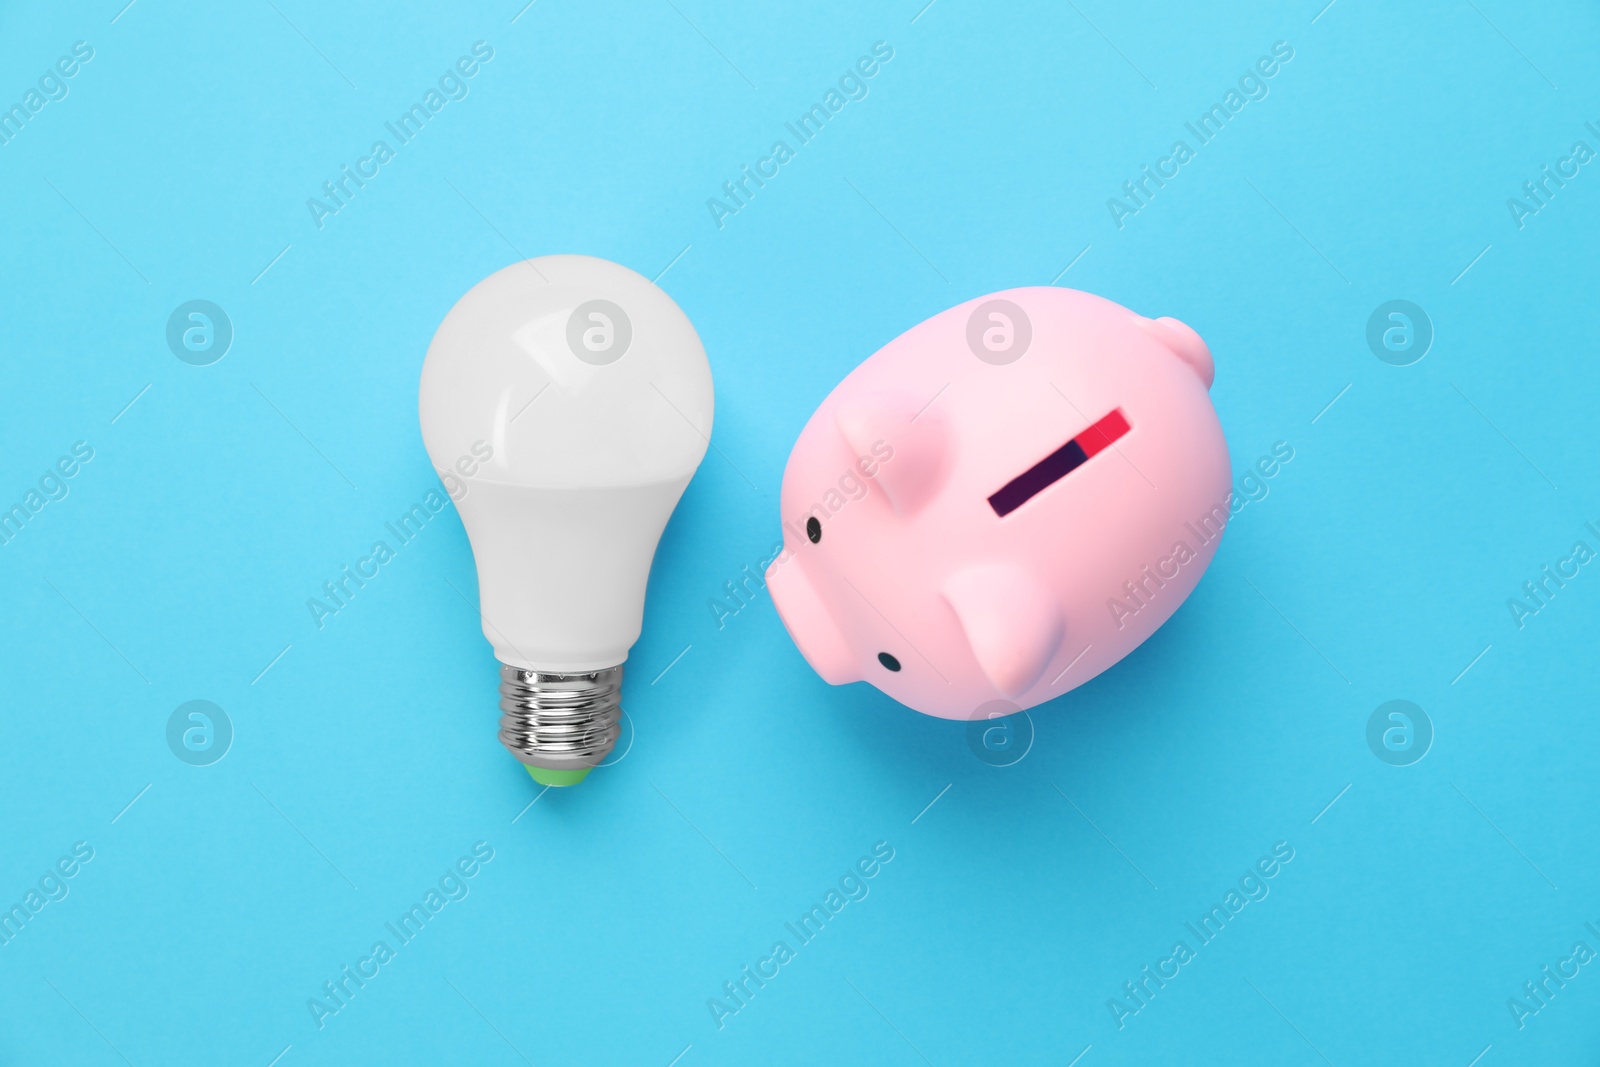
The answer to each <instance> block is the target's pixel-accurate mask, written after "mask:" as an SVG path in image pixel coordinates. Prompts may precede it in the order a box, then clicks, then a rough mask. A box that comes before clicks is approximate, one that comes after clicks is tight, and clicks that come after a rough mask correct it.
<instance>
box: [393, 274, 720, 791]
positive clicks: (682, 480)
mask: <svg viewBox="0 0 1600 1067" xmlns="http://www.w3.org/2000/svg"><path fill="white" fill-rule="evenodd" d="M419 408H420V415H421V420H422V439H423V443H424V444H425V445H426V446H427V449H428V455H429V456H430V457H431V458H432V460H433V464H434V466H435V468H437V469H438V470H439V471H440V472H441V473H446V472H457V471H461V470H468V469H471V470H473V474H472V476H471V477H470V479H468V480H466V481H464V482H462V483H461V490H464V492H463V491H458V492H457V493H455V494H452V495H455V496H457V497H458V499H457V501H456V508H457V510H458V511H459V512H460V515H461V521H462V524H463V525H464V526H465V527H466V530H467V537H468V538H469V539H470V541H471V542H472V554H473V556H474V558H475V559H476V561H477V567H478V593H479V601H480V607H481V610H482V614H483V632H484V636H486V637H487V638H488V639H489V642H490V644H491V645H493V646H494V654H495V657H496V658H497V659H498V660H499V661H500V663H501V665H502V666H501V670H500V677H501V683H500V694H501V700H500V708H501V712H502V717H501V729H500V739H501V741H503V742H504V743H505V745H506V747H507V748H509V749H510V750H511V752H512V754H513V755H515V756H516V757H517V759H519V760H520V761H522V762H523V763H524V764H525V765H527V768H528V772H529V773H530V774H531V775H532V776H533V777H534V779H535V780H536V781H538V782H540V783H541V784H544V785H571V784H574V783H576V782H578V781H581V780H582V779H583V777H584V776H585V775H586V774H588V772H589V770H590V769H591V768H593V767H594V766H595V765H596V764H598V763H600V762H601V761H602V760H603V759H604V758H605V757H606V755H607V753H609V752H610V751H611V748H612V746H613V745H615V744H616V739H617V735H618V733H619V731H620V719H621V714H622V712H621V707H620V704H619V699H620V696H619V694H620V688H621V683H622V662H623V660H625V659H627V656H628V650H629V649H630V648H631V647H632V646H633V643H634V642H635V641H636V640H638V637H639V631H640V627H641V625H642V623H643V618H644V592H645V583H646V581H647V580H648V579H649V576H650V562H651V559H652V558H653V557H654V555H655V550H656V543H657V541H659V540H660V537H661V531H662V530H663V529H664V528H665V527H666V524H667V519H668V518H669V517H670V516H671V515H672V509H673V508H674V507H676V506H677V503H678V498H679V497H681V496H682V495H683V491H684V488H685V487H686V486H687V485H688V484H689V479H690V478H691V477H692V476H693V475H694V472H695V468H696V467H698V466H699V465H700V460H701V459H702V458H703V457H704V456H705V453H706V446H707V445H708V444H709V443H710V439H711V416H712V392H711V368H710V366H709V364H707V362H706V354H705V349H704V347H703V346H702V345H701V343H700V337H699V335H698V334H696V333H695V330H694V327H693V326H692V325H690V323H689V319H688V317H687V316H685V315H684V313H683V312H682V310H680V309H679V307H678V305H677V304H675V303H673V302H672V299H671V298H670V297H668V296H667V294H666V293H664V292H662V291H661V290H660V289H658V288H657V287H656V286H655V285H654V284H653V283H651V282H650V281H649V280H648V279H646V278H644V277H643V276H641V275H639V274H636V273H634V272H633V271H631V270H629V269H628V268H626V267H623V266H619V265H618V264H616V263H611V262H608V261H606V260H603V259H595V258H593V257H590V256H542V257H539V258H537V259H530V260H527V261H525V262H521V263H516V264H513V265H512V266H509V267H506V268H505V269H504V270H501V271H497V272H496V273H494V274H491V275H490V276H489V277H487V278H485V279H484V280H483V281H481V282H479V283H478V284H477V285H475V286H473V287H472V289H471V290H469V291H468V292H467V294H466V295H465V296H463V297H462V298H461V299H460V300H459V301H457V302H456V305H455V307H453V308H451V309H450V312H449V314H447V315H446V316H445V318H444V321H443V322H442V323H441V324H440V325H439V329H438V331H437V332H436V333H435V334H434V337H433V343H432V344H431V345H430V346H429V347H428V356H427V360H426V361H425V362H424V364H423V367H422V387H421V396H420V402H419ZM484 457H487V458H484ZM463 459H467V460H468V461H469V462H468V463H467V464H466V465H465V466H458V463H459V462H460V461H461V460H463Z"/></svg>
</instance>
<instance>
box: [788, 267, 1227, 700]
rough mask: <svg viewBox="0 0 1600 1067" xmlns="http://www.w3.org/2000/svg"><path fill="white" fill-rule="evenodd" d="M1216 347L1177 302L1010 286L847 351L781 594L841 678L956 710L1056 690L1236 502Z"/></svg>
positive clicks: (1206, 546) (1149, 612)
mask: <svg viewBox="0 0 1600 1067" xmlns="http://www.w3.org/2000/svg"><path fill="white" fill-rule="evenodd" d="M1212 374H1213V369H1212V362H1211V353H1210V350H1209V349H1207V347H1206V344H1205V342H1204V341H1202V340H1201V339H1200V336H1199V335H1198V334H1196V333H1195V332H1194V330H1192V329H1190V328H1189V327H1188V326H1185V325H1184V324H1183V323H1181V322H1179V321H1177V320H1176V319H1170V318H1162V319H1147V318H1144V317H1143V316H1140V315H1137V314H1135V313H1134V312H1132V311H1129V310H1128V309H1127V308H1125V307H1122V306H1120V305H1118V304H1114V303H1112V302H1111V301H1109V300H1104V299H1102V298H1100V297H1097V296H1092V295H1090V294H1089V293H1082V292H1077V291H1075V290H1071V289H1058V288H1054V287H1038V288H1028V289H1011V290H1007V291H1005V292H1002V293H995V294H993V295H991V296H986V297H981V298H979V299H977V300H972V301H968V302H967V303H965V304H961V305H960V306H958V307H953V308H951V309H949V310H948V311H944V312H941V313H940V314H938V315H935V316H934V317H933V318H931V319H929V320H927V321H926V322H923V323H921V324H920V325H917V326H914V327H912V328H911V329H910V330H907V331H906V332H905V333H903V334H901V335H900V336H899V337H897V338H895V339H894V340H893V341H891V342H889V344H887V345H885V346H884V347H883V348H881V349H880V350H878V351H877V352H876V353H874V354H873V355H872V357H871V358H869V359H868V360H867V361H866V362H865V363H862V364H861V365H860V366H859V367H857V368H856V369H855V370H853V371H851V372H850V374H849V376H847V377H846V378H845V380H844V381H843V382H841V383H839V385H838V387H837V388H835V389H834V390H833V392H832V393H830V394H828V397H827V399H825V400H824V401H823V402H822V405H821V406H820V407H818V408H817V411H816V413H815V414H814V415H812V416H811V420H810V421H809V422H807V423H806V426H805V429H804V430H802V431H801V433H800V439H799V440H798V441H797V442H796V443H795V446H794V451H793V453H792V454H791V455H790V456H789V464H788V467H787V469H786V470H785V472H784V476H783V494H782V501H781V507H782V509H783V518H784V520H785V521H784V551H783V552H782V553H781V554H780V555H779V556H778V557H777V559H776V560H775V561H774V562H773V563H772V565H771V566H770V567H769V569H768V570H767V580H768V583H769V588H770V590H771V593H772V600H773V603H774V604H775V605H776V606H777V609H778V614H779V615H780V616H781V617H782V618H783V623H784V625H785V626H786V627H787V628H788V630H789V634H790V636H791V637H793V638H794V642H795V644H796V645H798V646H799V648H800V652H801V654H802V655H804V656H805V658H806V661H807V662H808V663H810V664H811V666H812V667H813V668H814V669H815V670H816V672H817V673H818V674H820V675H821V676H822V677H823V679H824V680H826V681H828V682H830V683H832V684H834V685H841V684H843V683H845V682H854V681H860V680H863V679H864V680H866V681H868V682H871V683H872V684H873V685H875V686H877V687H878V688H879V689H881V690H883V691H884V692H885V693H887V694H888V695H889V696H891V697H893V698H894V699H895V700H898V701H899V702H900V703H902V704H905V705H907V706H909V707H912V708H915V709H916V710H918V711H921V712H925V713H927V714H929V715H937V716H940V717H941V718H946V719H974V718H982V717H985V716H988V717H992V716H993V715H994V714H996V713H997V712H998V713H1009V712H1013V711H1019V710H1022V709H1024V708H1030V707H1033V706H1034V705H1036V704H1041V703H1043V702H1044V701H1046V700H1049V699H1051V698H1052V697H1057V696H1060V695H1061V694H1062V693H1065V692H1066V691H1067V690H1069V689H1072V688H1074V687H1075V686H1078V685H1081V684H1083V683H1084V682H1086V681H1088V680H1089V679H1090V678H1093V677H1094V676H1095V675H1097V674H1099V673H1100V672H1101V671H1103V670H1105V669H1106V668H1108V667H1110V666H1111V665H1112V664H1114V663H1116V662H1117V661H1118V660H1120V659H1121V658H1122V657H1124V656H1126V655H1127V654H1128V653H1130V652H1132V651H1133V650H1134V649H1135V648H1137V647H1138V646H1139V644H1140V643H1141V642H1143V641H1144V639H1145V638H1147V637H1149V636H1150V635H1151V634H1152V633H1154V632H1155V631H1156V628H1157V627H1159V626H1160V625H1161V624H1162V623H1163V622H1165V621H1166V620H1167V619H1168V618H1169V617H1170V616H1171V615H1172V613H1173V612H1174V611H1176V610H1177V609H1178V605H1180V604H1182V603H1183V601H1184V599H1185V598H1186V597H1187V596H1188V595H1189V593H1190V592H1191V591H1192V590H1193V589H1194V587H1195V585H1196V583H1198V582H1199V581H1200V576H1201V574H1203V573H1204V572H1205V569H1206V567H1207V566H1208V565H1209V564H1210V562H1211V558H1212V556H1213V555H1214V554H1215V553H1216V550H1217V543H1218V540H1219V538H1220V537H1221V534H1222V528H1223V525H1224V524H1225V523H1226V521H1227V518H1228V506H1229V503H1230V482H1231V474H1230V467H1229V462H1228V446H1227V442H1226V441H1225V440H1224V439H1223V436H1222V427H1221V425H1220V424H1219V423H1218V421H1217V413H1216V410H1215V408H1213V407H1212V405H1211V397H1210V394H1209V392H1208V390H1209V389H1210V386H1211V380H1212Z"/></svg>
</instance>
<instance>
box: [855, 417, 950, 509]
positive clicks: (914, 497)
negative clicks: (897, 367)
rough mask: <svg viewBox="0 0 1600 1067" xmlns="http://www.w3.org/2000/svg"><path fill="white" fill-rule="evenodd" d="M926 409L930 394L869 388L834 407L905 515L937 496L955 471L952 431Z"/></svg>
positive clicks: (859, 454)
mask: <svg viewBox="0 0 1600 1067" xmlns="http://www.w3.org/2000/svg"><path fill="white" fill-rule="evenodd" d="M927 408H928V402H927V399H926V398H923V399H922V400H920V401H919V400H918V399H916V398H915V397H913V396H911V395H909V394H905V393H893V392H882V391H872V390H867V391H864V392H862V393H858V394H857V395H855V396H853V397H850V398H849V399H848V400H846V401H843V402H841V403H840V404H839V405H838V406H837V407H836V408H835V409H834V413H833V421H834V425H836V426H837V427H838V428H839V432H840V434H842V435H843V436H844V439H845V441H846V442H847V443H848V444H849V445H850V449H851V451H853V452H854V453H855V454H856V457H857V459H858V460H866V461H868V462H869V463H871V464H872V465H873V467H874V469H873V473H872V474H871V476H870V479H871V481H872V482H873V484H875V485H876V486H877V487H878V488H879V489H882V490H883V492H884V495H885V496H887V497H888V498H889V503H890V504H891V505H892V506H893V507H894V510H895V512H896V513H897V514H900V515H910V514H911V513H913V512H915V511H916V510H917V509H918V508H920V507H922V505H924V504H926V503H927V502H928V501H929V500H930V499H932V498H933V495H934V494H935V493H936V492H938V490H939V486H940V485H942V484H943V483H944V480H945V477H946V476H947V475H948V474H949V471H950V448H949V433H948V430H947V428H946V427H945V424H944V422H943V421H942V420H941V419H940V418H939V416H938V415H937V414H936V413H935V412H932V411H929V410H927Z"/></svg>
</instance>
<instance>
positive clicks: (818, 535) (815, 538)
mask: <svg viewBox="0 0 1600 1067" xmlns="http://www.w3.org/2000/svg"><path fill="white" fill-rule="evenodd" d="M806 536H807V537H809V538H811V543H812V544H816V543H817V542H819V541H821V540H822V523H820V522H818V521H817V517H816V516H815V515H813V516H811V518H809V519H807V520H806ZM899 669H900V668H898V667H896V668H895V670H899Z"/></svg>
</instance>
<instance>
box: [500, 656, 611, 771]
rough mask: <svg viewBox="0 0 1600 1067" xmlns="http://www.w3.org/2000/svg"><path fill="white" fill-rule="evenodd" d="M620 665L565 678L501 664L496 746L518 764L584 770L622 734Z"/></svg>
mask: <svg viewBox="0 0 1600 1067" xmlns="http://www.w3.org/2000/svg"><path fill="white" fill-rule="evenodd" d="M621 700H622V665H621V664H618V665H617V666H615V667H607V668H605V669H604V670H599V671H586V672H583V673H578V674H566V673H559V672H548V671H529V670H524V669H523V668H521V667H512V666H510V665H509V664H505V663H502V664H501V665H500V742H501V744H503V745H505V746H506V748H508V749H510V750H511V754H512V755H513V756H515V757H517V759H518V760H520V761H521V762H523V763H525V764H528V765H529V766H533V767H542V768H545V769H546V770H553V771H577V770H585V771H586V770H589V769H590V768H592V767H595V766H598V765H599V763H600V761H601V760H603V759H605V758H606V756H608V755H610V753H611V749H612V748H613V747H614V746H615V745H616V743H617V737H618V735H619V734H621V733H622V703H621Z"/></svg>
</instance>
